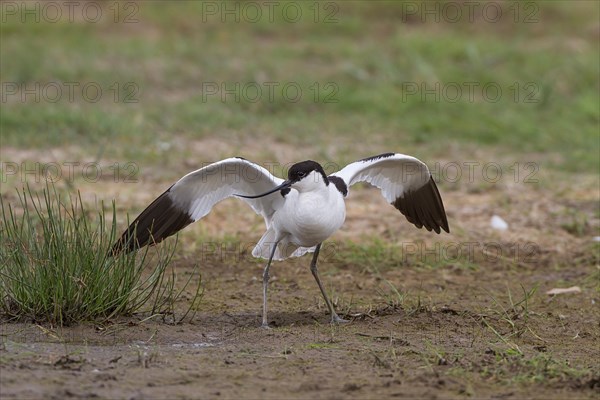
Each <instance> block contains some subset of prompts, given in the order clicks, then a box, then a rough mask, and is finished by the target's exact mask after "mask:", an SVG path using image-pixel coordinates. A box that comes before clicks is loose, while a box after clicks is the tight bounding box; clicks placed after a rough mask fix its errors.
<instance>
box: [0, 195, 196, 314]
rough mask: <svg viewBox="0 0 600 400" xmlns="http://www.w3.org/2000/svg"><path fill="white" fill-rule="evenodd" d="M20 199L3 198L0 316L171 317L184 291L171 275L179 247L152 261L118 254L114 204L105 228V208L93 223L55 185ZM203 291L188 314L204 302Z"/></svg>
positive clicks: (142, 255)
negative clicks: (12, 201)
mask: <svg viewBox="0 0 600 400" xmlns="http://www.w3.org/2000/svg"><path fill="white" fill-rule="evenodd" d="M17 193H18V201H17V203H16V205H11V204H8V203H7V202H6V201H5V200H4V199H2V198H0V210H1V211H2V215H1V216H0V218H1V221H2V226H1V227H0V313H1V314H3V315H4V316H5V317H9V318H10V319H17V320H27V319H29V320H33V321H36V322H49V323H52V324H58V325H69V324H73V323H77V322H81V321H88V320H98V319H105V320H106V319H109V318H113V317H115V316H118V315H131V314H133V313H138V312H149V313H150V315H162V316H163V317H165V316H167V315H172V316H173V317H174V303H175V301H176V300H177V299H178V298H179V296H180V294H181V293H182V292H183V289H182V290H181V291H179V292H177V291H176V290H175V286H174V285H175V278H176V276H175V273H174V271H173V269H172V268H168V266H169V262H170V261H171V257H172V255H173V250H174V246H172V247H171V248H169V247H163V246H159V248H158V249H157V251H156V252H153V253H155V254H154V255H153V256H150V255H149V252H148V249H147V248H146V250H145V251H139V252H137V253H135V252H134V253H120V254H116V255H113V254H111V252H110V248H111V246H112V244H113V243H114V241H115V239H116V238H117V236H116V235H117V231H116V228H117V224H116V211H115V204H114V202H113V204H112V216H111V215H110V214H109V218H108V222H107V218H106V217H107V215H106V213H105V211H104V209H101V210H99V211H97V212H96V215H95V218H94V217H93V215H94V212H88V211H87V210H85V209H84V207H83V204H82V201H81V195H80V194H78V195H77V196H69V197H68V199H66V200H65V199H63V198H61V196H60V195H59V194H58V192H57V190H56V188H55V187H54V186H47V187H46V188H45V189H44V190H43V191H42V193H41V194H40V193H34V192H33V191H32V190H31V188H29V187H27V188H26V189H25V188H24V189H23V190H22V192H19V191H18V192H17ZM151 261H152V263H151ZM150 264H151V265H152V266H150ZM189 282H190V280H188V281H187V283H185V286H186V287H187V285H188V284H189ZM199 287H200V284H199V285H198V289H197V290H196V292H195V296H194V298H193V299H192V301H191V304H190V309H191V308H192V307H195V305H196V303H197V302H198V301H199V299H200V297H201V292H200V290H199ZM190 309H188V310H187V311H188V312H189V311H190ZM185 315H187V312H186V313H185ZM185 315H184V317H185Z"/></svg>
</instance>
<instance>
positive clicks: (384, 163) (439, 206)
mask: <svg viewBox="0 0 600 400" xmlns="http://www.w3.org/2000/svg"><path fill="white" fill-rule="evenodd" d="M332 176H337V177H340V178H342V179H343V180H344V183H345V184H346V186H347V187H349V186H351V185H353V184H355V183H357V182H368V183H370V184H371V185H373V186H376V187H378V188H379V189H381V194H382V195H383V197H385V199H386V200H387V201H388V202H390V204H392V205H393V206H394V207H396V208H397V209H398V210H400V212H401V213H402V214H404V216H405V217H406V219H407V220H408V221H409V222H410V223H412V224H414V225H415V226H416V227H417V228H422V227H425V228H426V229H427V230H428V231H431V230H434V231H435V232H436V233H440V228H441V229H443V230H445V231H446V232H450V228H449V227H448V219H447V217H446V211H445V210H444V203H443V202H442V197H441V196H440V192H439V191H438V188H437V186H436V185H435V182H434V180H433V178H432V177H431V173H430V172H429V168H427V165H425V164H424V163H423V162H421V161H420V160H418V159H416V158H414V157H411V156H407V155H404V154H395V153H385V154H380V155H378V156H373V157H369V158H365V159H362V160H359V161H356V162H353V163H352V164H348V165H347V166H346V167H344V168H342V169H341V170H340V171H338V172H336V173H334V174H332Z"/></svg>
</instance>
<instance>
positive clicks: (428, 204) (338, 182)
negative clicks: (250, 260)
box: [113, 153, 450, 328]
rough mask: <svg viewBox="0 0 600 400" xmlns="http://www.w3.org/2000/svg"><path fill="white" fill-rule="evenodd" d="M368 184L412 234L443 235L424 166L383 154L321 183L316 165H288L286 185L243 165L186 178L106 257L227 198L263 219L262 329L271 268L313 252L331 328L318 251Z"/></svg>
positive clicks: (218, 166)
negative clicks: (354, 193) (351, 194)
mask: <svg viewBox="0 0 600 400" xmlns="http://www.w3.org/2000/svg"><path fill="white" fill-rule="evenodd" d="M357 182H368V183H370V184H371V185H374V186H376V187H378V188H379V189H381V194H382V195H383V197H384V198H385V199H386V200H387V201H388V202H389V203H391V204H392V205H393V206H394V207H395V208H397V209H398V210H399V211H400V212H401V213H402V214H404V216H405V217H406V219H407V220H408V221H409V222H410V223H412V224H414V225H415V226H416V227H417V228H422V227H425V228H426V229H427V230H428V231H432V230H433V231H435V232H436V233H440V229H443V230H445V231H446V232H450V230H449V227H448V220H447V218H446V212H445V211H444V204H443V203H442V198H441V196H440V193H439V191H438V189H437V186H436V185H435V182H434V180H433V178H432V176H431V174H430V172H429V169H428V168H427V166H426V165H425V164H424V163H423V162H421V161H420V160H418V159H416V158H414V157H410V156H407V155H404V154H394V153H386V154H380V155H377V156H373V157H369V158H365V159H362V160H359V161H356V162H353V163H351V164H349V165H347V166H346V167H344V168H342V169H341V170H340V171H338V172H335V173H333V174H332V175H329V176H327V175H326V174H325V171H324V170H323V167H322V166H321V165H320V164H319V163H317V162H315V161H310V160H308V161H302V162H299V163H297V164H294V165H292V167H291V168H290V169H289V171H288V177H287V179H286V180H283V179H280V178H277V177H275V176H273V175H271V174H270V173H269V171H267V170H266V169H265V168H263V167H261V166H259V165H257V164H255V163H252V162H250V161H248V160H246V159H243V158H239V157H238V158H228V159H225V160H222V161H219V162H216V163H214V164H210V165H208V166H206V167H204V168H201V169H199V170H197V171H193V172H190V173H189V174H187V175H185V176H184V177H183V178H181V179H179V180H178V181H177V182H175V184H173V185H172V186H171V187H170V188H169V189H167V191H166V192H164V193H163V194H162V195H160V196H159V197H158V198H157V199H156V200H154V201H153V202H152V203H151V204H150V205H149V206H148V207H147V208H146V209H145V210H144V211H142V213H141V214H140V215H139V216H138V217H137V218H136V219H135V220H134V221H133V223H132V224H131V225H130V226H129V228H128V229H127V230H126V231H125V232H124V233H123V235H122V236H121V238H120V239H119V240H118V241H117V242H116V243H115V245H114V247H113V253H118V252H120V251H134V250H137V249H139V248H141V247H143V246H146V245H152V244H155V243H158V242H160V241H162V240H163V239H165V238H166V237H168V236H171V235H173V234H175V233H176V232H178V231H179V230H181V229H183V228H185V227H186V226H188V225H189V224H191V223H192V222H195V221H197V220H199V219H200V218H202V217H204V216H205V215H206V214H208V213H209V212H210V210H211V209H212V208H213V206H214V205H215V204H216V203H218V202H220V201H221V200H223V199H226V198H228V197H232V196H235V197H238V198H240V199H242V200H244V201H245V202H246V203H248V204H249V205H250V207H252V209H254V211H255V212H256V213H257V214H260V215H262V216H263V217H264V219H265V223H266V225H267V231H266V232H265V233H264V235H263V236H262V238H261V239H260V241H259V242H258V244H257V245H256V247H254V249H253V251H252V255H253V256H254V257H260V258H265V259H267V260H268V261H267V265H266V266H265V269H264V272H263V282H262V283H263V307H262V326H263V327H265V328H268V327H269V326H268V322H267V286H268V282H269V269H270V267H271V261H272V260H283V259H285V258H288V257H298V256H301V255H303V254H305V253H307V252H312V253H313V257H312V261H311V263H310V270H311V272H312V274H313V276H314V278H315V280H316V281H317V285H319V289H320V290H321V293H322V295H323V298H324V299H325V303H326V304H327V308H328V309H329V312H330V313H331V322H332V323H340V322H347V321H345V320H343V319H342V318H340V317H339V316H338V315H337V313H336V312H335V310H334V308H333V305H332V304H331V301H330V300H329V298H328V297H327V293H326V292H325V289H324V288H323V284H322V283H321V279H320V278H319V273H318V270H317V258H318V257H319V250H320V248H321V243H323V241H324V240H325V239H327V238H328V237H330V236H331V235H332V234H333V233H334V232H335V231H337V230H338V229H339V228H340V227H341V226H342V224H343V223H344V220H345V218H346V206H345V198H346V196H347V195H348V187H349V186H351V185H353V184H355V183H357Z"/></svg>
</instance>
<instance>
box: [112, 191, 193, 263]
mask: <svg viewBox="0 0 600 400" xmlns="http://www.w3.org/2000/svg"><path fill="white" fill-rule="evenodd" d="M170 189H171V188H169V189H167V191H166V192H164V193H163V194H161V195H160V196H159V197H158V198H157V199H156V200H154V201H153V202H152V203H151V204H150V205H149V206H148V207H147V208H146V209H145V210H144V211H142V213H141V214H140V215H139V216H138V217H137V218H136V219H135V221H133V223H131V225H129V227H128V228H127V229H126V230H125V232H123V235H122V236H121V237H120V238H119V239H118V240H117V241H116V242H115V244H114V245H113V247H112V249H111V254H112V255H113V256H114V255H118V254H119V253H121V252H126V253H129V252H132V251H135V250H138V249H140V248H142V247H144V246H146V245H150V246H152V245H155V244H157V243H160V242H162V241H163V240H164V239H166V238H167V237H169V236H171V235H174V234H175V233H177V232H178V231H180V230H181V229H183V228H185V227H186V226H188V225H189V224H191V223H192V222H194V219H193V218H192V216H191V215H190V214H188V213H187V212H185V211H183V210H182V209H181V208H179V207H178V206H177V205H176V204H175V203H174V202H173V200H172V199H171V197H170V196H169V192H170Z"/></svg>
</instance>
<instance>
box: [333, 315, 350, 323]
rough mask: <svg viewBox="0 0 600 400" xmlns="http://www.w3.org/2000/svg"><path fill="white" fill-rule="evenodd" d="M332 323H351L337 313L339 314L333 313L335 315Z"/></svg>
mask: <svg viewBox="0 0 600 400" xmlns="http://www.w3.org/2000/svg"><path fill="white" fill-rule="evenodd" d="M331 323H332V324H347V323H350V320H348V319H343V318H340V316H339V315H337V314H333V315H332V316H331Z"/></svg>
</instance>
